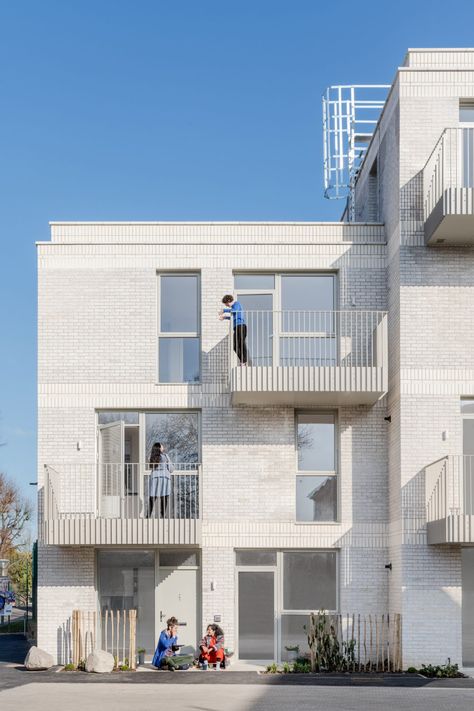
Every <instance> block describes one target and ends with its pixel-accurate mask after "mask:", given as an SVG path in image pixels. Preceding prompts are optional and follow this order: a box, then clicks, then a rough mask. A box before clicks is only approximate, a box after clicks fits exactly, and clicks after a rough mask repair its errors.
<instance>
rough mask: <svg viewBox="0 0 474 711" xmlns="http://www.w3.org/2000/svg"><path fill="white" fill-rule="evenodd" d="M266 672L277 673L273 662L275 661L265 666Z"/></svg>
mask: <svg viewBox="0 0 474 711" xmlns="http://www.w3.org/2000/svg"><path fill="white" fill-rule="evenodd" d="M267 672H268V673H269V674H277V673H278V667H277V665H276V664H275V662H273V664H269V665H268V667H267Z"/></svg>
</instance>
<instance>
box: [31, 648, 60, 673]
mask: <svg viewBox="0 0 474 711" xmlns="http://www.w3.org/2000/svg"><path fill="white" fill-rule="evenodd" d="M52 666H54V659H53V656H52V655H51V654H48V652H45V651H44V649H40V648H39V647H31V648H30V651H29V652H28V654H27V655H26V658H25V667H26V669H28V670H29V671H40V670H42V669H51V667H52Z"/></svg>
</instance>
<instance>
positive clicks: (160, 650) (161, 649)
mask: <svg viewBox="0 0 474 711" xmlns="http://www.w3.org/2000/svg"><path fill="white" fill-rule="evenodd" d="M173 644H178V638H177V637H168V635H167V634H166V630H163V632H162V633H161V634H160V639H159V640H158V644H157V646H156V650H155V654H154V657H153V661H152V664H153V666H154V667H160V666H161V662H162V661H163V658H164V657H168V656H171V655H170V654H167V652H168V650H169V651H170V652H171V647H172V646H173Z"/></svg>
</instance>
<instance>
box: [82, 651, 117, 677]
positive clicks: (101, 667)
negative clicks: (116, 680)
mask: <svg viewBox="0 0 474 711" xmlns="http://www.w3.org/2000/svg"><path fill="white" fill-rule="evenodd" d="M114 665H115V661H114V658H113V656H112V655H111V654H110V653H109V652H104V651H103V650H102V649H94V651H93V652H92V653H91V654H89V656H88V657H87V659H86V671H87V672H96V674H107V673H108V672H111V671H113V668H114Z"/></svg>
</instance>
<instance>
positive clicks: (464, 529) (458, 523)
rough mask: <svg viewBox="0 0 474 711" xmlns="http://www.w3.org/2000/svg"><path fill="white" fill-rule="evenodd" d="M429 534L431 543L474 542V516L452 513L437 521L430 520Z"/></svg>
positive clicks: (428, 525)
mask: <svg viewBox="0 0 474 711" xmlns="http://www.w3.org/2000/svg"><path fill="white" fill-rule="evenodd" d="M427 534H428V543H429V544H430V545H441V544H449V545H453V544H456V543H459V544H469V543H471V544H474V516H473V515H469V514H451V515H450V516H447V517H446V518H441V519H438V520H437V521H429V522H428V524H427Z"/></svg>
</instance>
